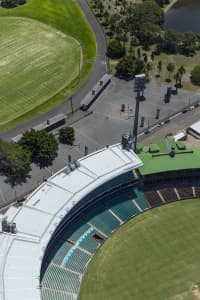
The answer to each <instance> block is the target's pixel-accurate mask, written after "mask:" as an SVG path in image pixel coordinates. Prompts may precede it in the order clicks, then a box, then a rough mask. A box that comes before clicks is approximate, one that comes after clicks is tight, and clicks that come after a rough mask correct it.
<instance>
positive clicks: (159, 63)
mask: <svg viewBox="0 0 200 300" xmlns="http://www.w3.org/2000/svg"><path fill="white" fill-rule="evenodd" d="M157 69H158V73H159V76H160V73H161V72H162V61H161V60H159V62H158V64H157Z"/></svg>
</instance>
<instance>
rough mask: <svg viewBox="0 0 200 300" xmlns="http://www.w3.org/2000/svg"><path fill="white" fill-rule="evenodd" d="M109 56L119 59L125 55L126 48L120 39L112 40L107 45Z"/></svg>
mask: <svg viewBox="0 0 200 300" xmlns="http://www.w3.org/2000/svg"><path fill="white" fill-rule="evenodd" d="M106 54H107V56H108V57H110V58H112V59H118V58H121V57H122V56H124V55H125V48H124V47H123V45H122V44H121V43H120V41H119V40H112V41H111V42H110V43H109V44H108V46H107V53H106Z"/></svg>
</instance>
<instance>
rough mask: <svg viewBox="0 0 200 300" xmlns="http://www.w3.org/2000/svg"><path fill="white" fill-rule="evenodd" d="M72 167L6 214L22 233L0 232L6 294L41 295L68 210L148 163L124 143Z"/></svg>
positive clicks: (10, 299) (19, 299)
mask: <svg viewBox="0 0 200 300" xmlns="http://www.w3.org/2000/svg"><path fill="white" fill-rule="evenodd" d="M79 163H80V167H78V168H76V169H75V170H74V171H72V172H70V173H69V174H67V167H66V168H64V169H62V170H60V171H59V172H58V173H56V174H55V175H53V176H52V177H50V178H49V179H48V180H47V181H46V182H44V183H43V184H42V185H41V186H39V187H38V189H37V190H35V191H34V192H33V193H32V194H31V195H30V196H29V197H28V199H27V200H26V202H25V203H24V204H23V206H21V207H20V208H16V207H11V208H10V209H9V210H8V212H7V213H6V215H7V216H8V221H9V222H15V223H16V226H17V233H16V234H10V233H5V232H3V233H1V232H0V300H40V268H41V264H42V259H43V256H44V253H45V249H46V247H47V245H48V242H49V241H50V239H51V237H52V235H53V233H54V231H55V229H56V228H57V226H58V224H59V223H60V222H61V221H62V219H63V218H64V217H65V216H66V214H67V213H68V212H69V211H70V210H71V208H72V207H74V205H75V204H76V203H78V202H79V201H80V200H81V199H82V198H83V197H84V196H85V195H87V194H88V193H89V192H91V191H92V190H95V189H96V188H97V187H98V186H100V185H101V184H103V183H105V182H106V181H108V180H110V179H112V178H114V177H116V176H119V175H120V174H123V173H125V172H128V171H130V170H133V169H136V168H138V167H140V166H142V162H141V160H140V159H139V158H138V157H137V155H136V154H135V153H134V152H133V151H132V150H131V151H127V150H122V147H121V145H120V144H117V145H113V146H110V147H108V148H104V149H102V150H99V151H97V152H95V153H92V154H90V155H88V156H86V157H83V158H82V159H80V160H79Z"/></svg>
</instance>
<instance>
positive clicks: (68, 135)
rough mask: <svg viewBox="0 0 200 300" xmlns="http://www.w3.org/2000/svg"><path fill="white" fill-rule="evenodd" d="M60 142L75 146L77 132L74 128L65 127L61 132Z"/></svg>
mask: <svg viewBox="0 0 200 300" xmlns="http://www.w3.org/2000/svg"><path fill="white" fill-rule="evenodd" d="M59 141H60V142H61V143H62V144H68V145H73V142H74V141H75V132H74V128H73V127H65V128H61V129H60V130H59Z"/></svg>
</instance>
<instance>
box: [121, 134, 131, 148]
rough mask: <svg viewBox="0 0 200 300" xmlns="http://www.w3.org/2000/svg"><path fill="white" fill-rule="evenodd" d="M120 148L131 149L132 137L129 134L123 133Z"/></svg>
mask: <svg viewBox="0 0 200 300" xmlns="http://www.w3.org/2000/svg"><path fill="white" fill-rule="evenodd" d="M121 145H122V149H124V150H128V151H129V150H131V149H133V138H132V136H131V135H129V134H123V135H122V140H121Z"/></svg>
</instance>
